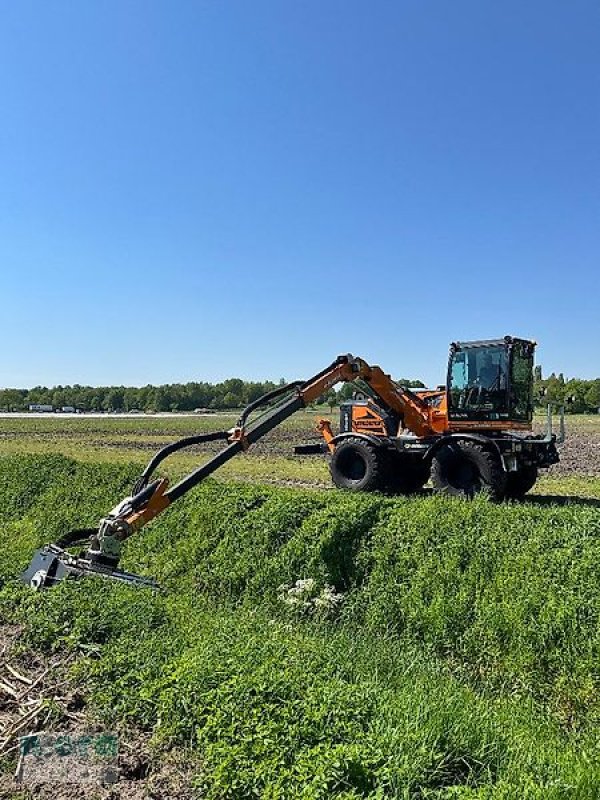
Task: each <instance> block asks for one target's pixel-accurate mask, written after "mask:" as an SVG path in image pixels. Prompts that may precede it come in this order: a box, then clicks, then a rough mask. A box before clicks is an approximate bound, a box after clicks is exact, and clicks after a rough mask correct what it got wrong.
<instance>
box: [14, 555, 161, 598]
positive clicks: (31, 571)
mask: <svg viewBox="0 0 600 800" xmlns="http://www.w3.org/2000/svg"><path fill="white" fill-rule="evenodd" d="M86 576H87V577H90V576H95V577H98V578H108V579H109V580H114V581H118V582H120V583H128V584H129V585H130V586H138V587H141V588H146V589H159V588H160V587H159V585H158V584H157V583H156V581H155V580H154V579H153V578H145V577H143V576H142V575H135V574H134V573H132V572H125V571H124V570H121V569H118V568H117V567H116V566H113V565H111V564H107V563H102V561H99V560H96V559H94V558H90V557H89V554H88V553H85V554H81V555H79V556H74V555H72V554H71V553H69V552H68V551H67V550H63V549H62V548H61V547H59V546H58V545H56V544H47V545H46V546H45V547H42V548H41V549H40V550H36V551H35V553H34V555H33V558H32V560H31V563H30V565H29V567H28V568H27V569H26V570H25V572H24V573H23V574H22V575H21V580H22V581H23V583H25V584H27V586H30V587H31V588H32V589H46V588H48V587H50V586H55V585H56V584H57V583H60V582H61V581H63V580H65V579H66V578H83V577H86Z"/></svg>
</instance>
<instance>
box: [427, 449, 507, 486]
mask: <svg viewBox="0 0 600 800" xmlns="http://www.w3.org/2000/svg"><path fill="white" fill-rule="evenodd" d="M431 482H432V483H433V488H434V491H436V492H438V493H439V494H446V495H450V496H452V497H474V496H475V495H476V494H480V493H486V494H487V495H488V496H489V497H490V499H492V500H502V499H503V498H504V493H505V490H506V472H505V471H504V469H503V467H502V463H501V461H500V456H499V455H498V453H497V452H495V451H494V450H492V449H491V448H488V447H486V446H485V445H483V444H479V443H477V442H473V441H469V440H455V441H450V442H448V443H447V444H445V445H443V446H442V447H440V449H439V450H438V451H437V452H436V453H435V455H434V457H433V460H432V463H431Z"/></svg>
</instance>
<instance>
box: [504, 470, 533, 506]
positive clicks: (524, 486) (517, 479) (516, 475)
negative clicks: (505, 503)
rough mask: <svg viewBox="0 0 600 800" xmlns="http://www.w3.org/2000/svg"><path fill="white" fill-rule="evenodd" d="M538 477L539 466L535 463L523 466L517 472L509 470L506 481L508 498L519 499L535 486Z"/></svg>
mask: <svg viewBox="0 0 600 800" xmlns="http://www.w3.org/2000/svg"><path fill="white" fill-rule="evenodd" d="M537 479H538V468H537V467H536V466H535V464H533V465H531V466H528V467H521V468H520V469H519V470H517V472H509V473H508V474H507V481H506V492H505V495H506V498H507V499H508V500H519V499H520V498H522V497H524V496H525V495H526V494H527V492H528V491H529V490H530V489H532V488H533V486H535V482H536V481H537Z"/></svg>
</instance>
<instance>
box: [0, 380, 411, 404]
mask: <svg viewBox="0 0 600 800" xmlns="http://www.w3.org/2000/svg"><path fill="white" fill-rule="evenodd" d="M285 382H286V381H285V379H284V378H281V380H280V381H279V384H275V383H273V382H272V381H262V382H261V381H243V380H241V378H229V379H228V380H226V381H222V382H221V383H206V382H205V381H203V382H201V383H198V382H194V383H169V384H165V385H163V386H151V385H150V384H148V385H147V386H142V387H136V386H78V385H75V386H52V387H48V386H35V387H34V388H33V389H0V411H27V410H28V409H29V405H30V404H40V405H48V406H52V407H53V408H55V409H58V410H60V409H62V408H63V407H71V408H75V409H81V410H82V411H130V410H132V409H136V410H138V411H194V409H197V408H202V409H210V410H215V409H221V410H222V409H228V408H241V407H242V406H246V405H248V403H251V402H253V401H254V400H256V399H258V398H259V397H260V396H261V395H263V394H265V393H266V392H269V391H271V389H274V388H275V387H276V386H277V385H279V386H283V385H285ZM401 383H403V385H405V386H424V385H425V384H423V383H421V381H412V380H402V381H401ZM352 391H353V389H352V386H351V385H347V386H345V387H342V389H341V390H340V391H339V392H335V391H334V390H331V391H330V392H328V393H327V395H326V396H324V397H322V398H321V402H322V403H329V402H330V403H331V405H335V404H336V403H337V402H338V401H339V400H340V399H343V398H348V397H350V396H351V394H352Z"/></svg>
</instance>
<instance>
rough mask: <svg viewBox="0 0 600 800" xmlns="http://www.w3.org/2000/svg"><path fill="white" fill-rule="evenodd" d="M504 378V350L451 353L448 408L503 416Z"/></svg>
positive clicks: (476, 349) (506, 408)
mask: <svg viewBox="0 0 600 800" xmlns="http://www.w3.org/2000/svg"><path fill="white" fill-rule="evenodd" d="M507 377H508V354H507V350H506V348H505V347H502V346H491V347H473V348H469V349H465V350H459V351H457V352H455V353H454V355H453V357H452V362H451V365H450V397H449V400H450V407H451V408H453V409H455V410H463V411H465V412H467V411H469V412H474V411H481V412H488V413H489V412H493V413H497V414H502V415H506V414H507V413H508V391H507Z"/></svg>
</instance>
